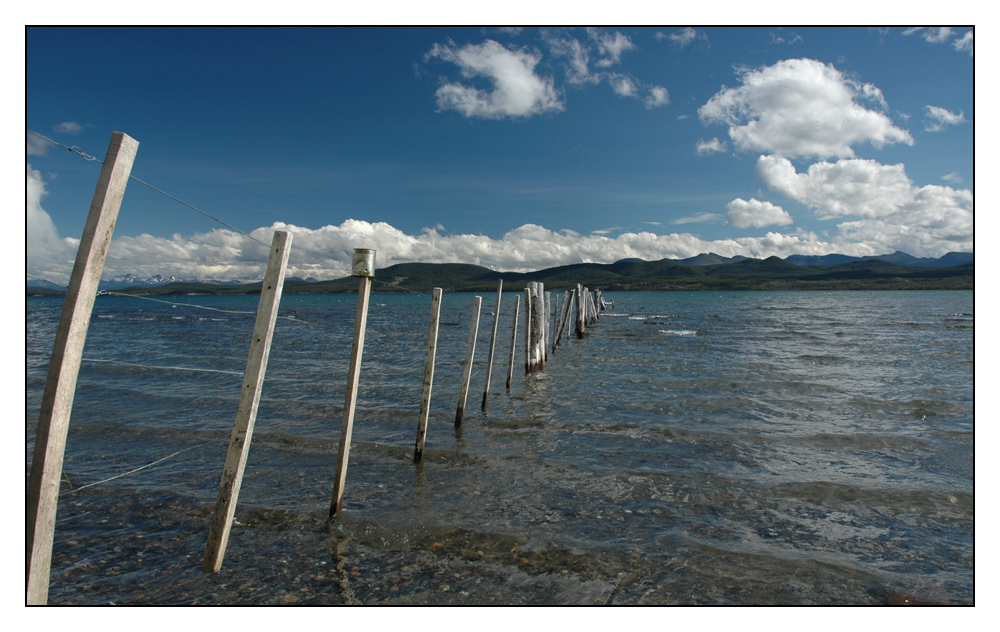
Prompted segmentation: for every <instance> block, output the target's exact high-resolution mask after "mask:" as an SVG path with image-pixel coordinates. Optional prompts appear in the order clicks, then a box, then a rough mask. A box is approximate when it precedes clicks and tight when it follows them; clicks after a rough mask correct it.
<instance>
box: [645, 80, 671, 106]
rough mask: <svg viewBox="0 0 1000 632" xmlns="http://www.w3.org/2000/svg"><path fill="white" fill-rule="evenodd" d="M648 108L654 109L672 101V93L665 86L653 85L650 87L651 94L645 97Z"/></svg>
mask: <svg viewBox="0 0 1000 632" xmlns="http://www.w3.org/2000/svg"><path fill="white" fill-rule="evenodd" d="M644 102H645V104H646V109H647V110H652V109H653V108H658V107H660V106H663V105H668V104H669V103H670V93H669V92H668V91H667V89H666V88H664V87H663V86H652V87H651V88H650V89H649V96H647V97H646V99H645V101H644Z"/></svg>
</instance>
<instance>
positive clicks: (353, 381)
mask: <svg viewBox="0 0 1000 632" xmlns="http://www.w3.org/2000/svg"><path fill="white" fill-rule="evenodd" d="M351 274H353V275H354V276H356V277H358V279H359V281H358V311H357V313H356V314H355V316H354V344H353V345H351V364H350V367H349V368H348V371H347V394H346V395H345V397H344V421H343V423H341V425H340V446H339V447H338V449H337V470H336V472H335V473H334V478H333V498H332V499H331V501H330V517H331V518H332V517H334V516H335V515H336V514H337V513H338V512H340V507H341V506H342V505H343V504H344V483H345V482H346V480H347V459H348V457H349V456H350V452H351V433H352V431H353V430H354V409H355V407H356V405H357V403H358V378H359V377H360V375H361V355H362V353H363V352H364V350H365V326H366V324H367V322H368V296H369V294H370V293H371V289H372V278H374V277H375V250H373V249H369V248H355V249H354V260H353V261H352V262H351Z"/></svg>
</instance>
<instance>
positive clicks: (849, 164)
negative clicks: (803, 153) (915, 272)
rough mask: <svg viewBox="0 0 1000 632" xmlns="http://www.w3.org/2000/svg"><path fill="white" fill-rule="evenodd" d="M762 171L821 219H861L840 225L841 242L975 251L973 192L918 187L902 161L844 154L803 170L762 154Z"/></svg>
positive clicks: (932, 252) (937, 252) (913, 250)
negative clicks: (882, 161)
mask: <svg viewBox="0 0 1000 632" xmlns="http://www.w3.org/2000/svg"><path fill="white" fill-rule="evenodd" d="M757 176H758V177H759V178H760V179H761V181H762V182H764V184H765V185H767V186H768V188H770V189H772V190H774V191H778V192H780V193H782V194H784V195H786V196H788V197H789V198H791V199H793V200H796V201H797V202H800V203H802V204H804V205H806V206H808V207H810V208H812V209H814V211H815V212H816V214H817V215H818V216H819V217H820V218H822V219H832V218H859V219H855V220H853V221H847V222H844V223H841V224H839V225H838V229H839V231H840V233H839V235H838V238H837V241H838V243H849V242H850V243H853V242H866V243H868V244H870V245H871V246H872V247H874V248H875V249H880V248H881V249H882V251H892V250H903V251H905V252H908V253H910V254H912V255H916V256H941V255H943V254H945V253H946V252H949V251H967V252H971V251H972V250H973V196H972V192H971V191H969V190H968V189H953V188H951V187H945V186H937V185H927V186H923V187H917V186H915V185H914V184H913V182H912V181H911V180H910V179H909V177H908V176H907V175H906V172H905V170H904V168H903V165H901V164H898V165H883V164H880V163H879V162H877V161H874V160H861V159H843V160H838V161H837V162H835V163H831V162H819V163H816V164H813V165H811V166H810V167H809V168H808V169H807V170H806V171H805V172H803V173H798V172H796V170H795V166H794V165H792V163H791V161H789V160H788V159H787V158H782V157H778V156H761V157H760V158H759V159H758V161H757Z"/></svg>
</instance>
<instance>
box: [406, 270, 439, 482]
mask: <svg viewBox="0 0 1000 632" xmlns="http://www.w3.org/2000/svg"><path fill="white" fill-rule="evenodd" d="M440 320H441V288H439V287H436V288H434V291H433V293H432V298H431V327H430V333H428V334H427V360H426V361H425V363H424V390H423V392H422V393H421V395H420V419H419V421H418V422H417V445H416V448H415V449H414V451H413V462H414V463H420V459H421V458H422V457H423V456H424V441H425V440H426V438H427V418H428V417H429V416H430V411H431V388H432V386H433V384H434V358H435V356H436V355H437V337H438V322H439V321H440Z"/></svg>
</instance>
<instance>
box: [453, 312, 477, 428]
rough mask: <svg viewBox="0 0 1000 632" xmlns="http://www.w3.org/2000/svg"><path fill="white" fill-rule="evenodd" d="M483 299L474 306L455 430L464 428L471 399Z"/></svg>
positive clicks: (456, 412) (456, 411)
mask: <svg viewBox="0 0 1000 632" xmlns="http://www.w3.org/2000/svg"><path fill="white" fill-rule="evenodd" d="M482 305H483V297H482V296H477V297H476V300H475V301H474V303H473V306H472V325H471V326H470V327H469V345H468V347H466V349H465V370H463V371H462V388H461V389H460V390H459V393H458V408H457V409H456V410H455V428H456V429H457V428H461V427H462V419H463V418H464V417H465V403H466V401H467V400H468V399H469V381H470V380H471V379H472V359H473V357H474V356H475V355H476V336H477V335H478V334H479V310H480V308H481V307H482Z"/></svg>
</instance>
